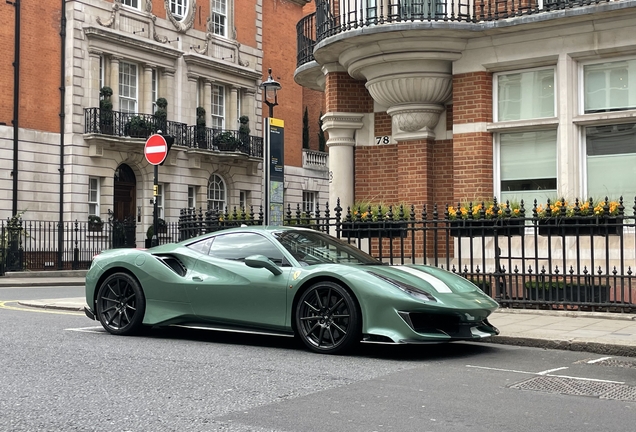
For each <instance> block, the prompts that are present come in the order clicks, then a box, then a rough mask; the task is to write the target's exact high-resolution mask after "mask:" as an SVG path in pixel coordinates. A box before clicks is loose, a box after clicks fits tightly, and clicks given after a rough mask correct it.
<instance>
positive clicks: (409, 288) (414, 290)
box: [368, 271, 437, 302]
mask: <svg viewBox="0 0 636 432" xmlns="http://www.w3.org/2000/svg"><path fill="white" fill-rule="evenodd" d="M368 273H370V274H372V275H373V276H375V277H377V278H378V279H382V280H383V281H385V282H387V283H389V284H391V285H393V286H394V287H396V288H397V289H399V290H400V291H403V292H405V293H407V294H409V295H411V296H413V297H415V298H417V299H419V300H424V301H434V302H436V301H437V300H435V297H433V296H432V295H431V294H429V293H428V292H426V291H424V290H423V289H421V288H418V287H415V286H413V285H410V284H407V283H405V282H400V281H399V280H395V279H393V278H391V277H388V276H384V275H381V274H378V273H376V272H372V271H370V272H368Z"/></svg>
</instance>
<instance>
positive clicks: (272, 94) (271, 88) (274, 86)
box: [260, 68, 281, 118]
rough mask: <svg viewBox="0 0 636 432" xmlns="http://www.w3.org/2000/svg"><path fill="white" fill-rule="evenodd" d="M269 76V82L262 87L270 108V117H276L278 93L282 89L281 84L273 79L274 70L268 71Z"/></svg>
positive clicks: (263, 83)
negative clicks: (275, 108)
mask: <svg viewBox="0 0 636 432" xmlns="http://www.w3.org/2000/svg"><path fill="white" fill-rule="evenodd" d="M267 72H268V73H269V76H268V77H267V81H263V82H262V83H261V85H260V87H261V88H262V89H263V90H264V91H265V104H266V105H267V106H268V107H269V117H270V118H273V117H274V107H275V106H276V105H278V96H277V95H276V92H278V90H280V89H281V86H280V83H279V82H278V81H275V80H274V78H272V68H269V69H268V71H267ZM270 99H273V100H274V102H271V101H270Z"/></svg>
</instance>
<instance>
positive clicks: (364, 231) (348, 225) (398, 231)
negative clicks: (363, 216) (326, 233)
mask: <svg viewBox="0 0 636 432" xmlns="http://www.w3.org/2000/svg"><path fill="white" fill-rule="evenodd" d="M406 234H407V231H406V222H392V221H378V222H363V221H359V222H358V221H356V222H343V223H342V229H341V231H340V237H341V238H379V237H381V238H400V237H402V238H404V237H406Z"/></svg>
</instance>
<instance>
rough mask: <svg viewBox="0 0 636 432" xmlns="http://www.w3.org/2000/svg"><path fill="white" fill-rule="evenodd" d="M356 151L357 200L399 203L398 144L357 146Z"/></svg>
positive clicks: (355, 192)
mask: <svg viewBox="0 0 636 432" xmlns="http://www.w3.org/2000/svg"><path fill="white" fill-rule="evenodd" d="M354 151H355V155H354V156H355V160H354V164H355V173H356V175H355V189H354V194H355V199H356V201H373V202H384V203H387V204H397V199H396V197H397V196H398V181H397V172H398V146H397V144H390V145H382V146H372V147H370V146H365V147H356V148H355V150H354Z"/></svg>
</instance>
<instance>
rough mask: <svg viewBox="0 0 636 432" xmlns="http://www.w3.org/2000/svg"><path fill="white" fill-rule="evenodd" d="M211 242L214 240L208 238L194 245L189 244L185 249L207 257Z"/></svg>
mask: <svg viewBox="0 0 636 432" xmlns="http://www.w3.org/2000/svg"><path fill="white" fill-rule="evenodd" d="M213 241H214V238H209V239H205V240H201V241H198V242H196V243H190V244H189V245H188V246H187V247H188V248H190V249H192V250H195V251H197V252H200V253H202V254H205V255H208V254H209V253H210V245H212V242H213Z"/></svg>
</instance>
